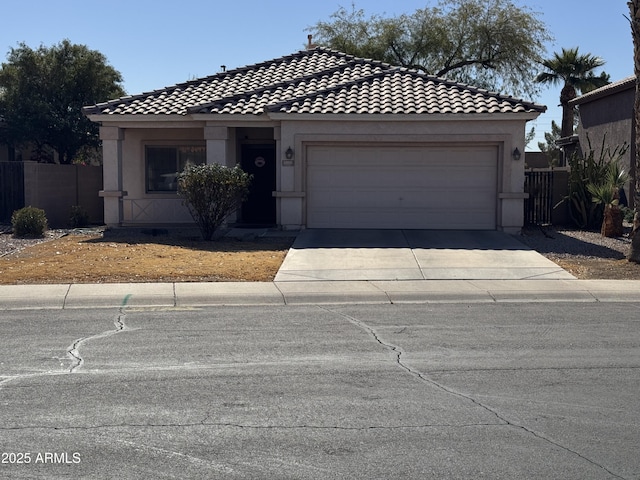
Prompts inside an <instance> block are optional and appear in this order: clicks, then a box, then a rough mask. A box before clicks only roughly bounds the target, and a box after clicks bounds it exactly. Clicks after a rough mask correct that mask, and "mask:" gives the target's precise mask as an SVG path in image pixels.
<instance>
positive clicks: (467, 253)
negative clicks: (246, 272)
mask: <svg viewBox="0 0 640 480" xmlns="http://www.w3.org/2000/svg"><path fill="white" fill-rule="evenodd" d="M531 279H544V280H550V279H554V280H555V279H574V277H573V276H572V275H571V274H569V273H568V272H566V271H565V270H563V269H562V268H560V267H559V266H558V265H556V264H555V263H553V262H551V261H550V260H548V259H547V258H545V257H544V256H542V255H540V254H539V253H538V252H536V251H535V250H532V249H531V248H529V247H527V246H526V245H524V244H522V243H521V242H519V241H518V240H517V239H516V238H515V237H514V236H511V235H508V234H506V233H503V232H498V231H478V230H473V231H467V230H355V229H353V230H351V229H308V230H304V231H302V232H301V233H300V234H299V235H298V237H297V238H296V241H295V242H294V244H293V246H292V247H291V249H290V250H289V252H288V253H287V256H286V258H285V260H284V262H283V263H282V266H281V267H280V270H279V271H278V273H277V275H276V277H275V281H276V282H287V281H295V282H299V281H327V280H333V281H335V280H371V281H374V280H531Z"/></svg>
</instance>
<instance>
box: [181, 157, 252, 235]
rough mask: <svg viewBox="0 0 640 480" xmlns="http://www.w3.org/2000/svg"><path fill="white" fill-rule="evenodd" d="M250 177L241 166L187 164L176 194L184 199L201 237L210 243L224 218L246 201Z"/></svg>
mask: <svg viewBox="0 0 640 480" xmlns="http://www.w3.org/2000/svg"><path fill="white" fill-rule="evenodd" d="M250 183H251V175H249V174H248V173H246V172H245V171H243V170H242V169H241V168H240V166H238V165H236V166H235V167H233V168H231V167H226V166H224V165H219V164H217V163H211V164H206V165H190V166H188V167H187V168H186V169H185V170H184V171H183V172H182V173H180V174H179V175H178V194H179V195H180V196H181V197H182V198H183V199H184V203H185V204H186V205H187V208H188V209H189V212H190V213H191V216H192V217H193V219H194V220H195V222H196V224H197V225H198V228H199V229H200V233H201V234H202V238H203V239H205V240H211V238H212V237H213V234H214V233H215V231H216V230H217V229H218V227H220V225H222V223H223V222H224V220H225V218H227V216H229V214H231V212H233V211H234V210H236V209H237V208H238V207H240V205H241V204H242V202H243V201H244V200H245V199H246V198H247V195H248V193H249V184H250Z"/></svg>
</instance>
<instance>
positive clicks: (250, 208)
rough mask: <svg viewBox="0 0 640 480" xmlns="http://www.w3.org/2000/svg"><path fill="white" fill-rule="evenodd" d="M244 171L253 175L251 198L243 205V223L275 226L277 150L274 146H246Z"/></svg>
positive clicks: (250, 190)
mask: <svg viewBox="0 0 640 480" xmlns="http://www.w3.org/2000/svg"><path fill="white" fill-rule="evenodd" d="M240 161H241V164H242V169H243V170H244V171H245V172H247V173H249V174H251V175H253V180H252V182H251V186H250V189H249V197H248V198H247V201H246V202H244V203H243V204H242V222H243V223H245V224H249V225H275V223H276V199H275V197H273V195H272V192H273V191H274V190H275V189H276V149H275V145H274V144H267V145H253V144H244V145H242V148H241V159H240Z"/></svg>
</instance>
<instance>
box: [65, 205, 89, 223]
mask: <svg viewBox="0 0 640 480" xmlns="http://www.w3.org/2000/svg"><path fill="white" fill-rule="evenodd" d="M69 225H70V226H71V228H79V227H86V226H87V225H89V213H88V212H87V211H86V210H85V209H84V208H83V207H81V206H80V205H73V206H72V207H71V215H70V216H69Z"/></svg>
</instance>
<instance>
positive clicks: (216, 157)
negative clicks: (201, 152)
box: [204, 127, 229, 165]
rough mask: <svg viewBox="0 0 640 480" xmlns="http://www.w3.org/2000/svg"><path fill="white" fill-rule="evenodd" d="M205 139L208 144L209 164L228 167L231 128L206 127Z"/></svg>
mask: <svg viewBox="0 0 640 480" xmlns="http://www.w3.org/2000/svg"><path fill="white" fill-rule="evenodd" d="M204 139H205V140H206V142H207V163H208V164H210V163H220V164H222V165H227V164H228V159H227V144H228V140H229V128H227V127H204Z"/></svg>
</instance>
